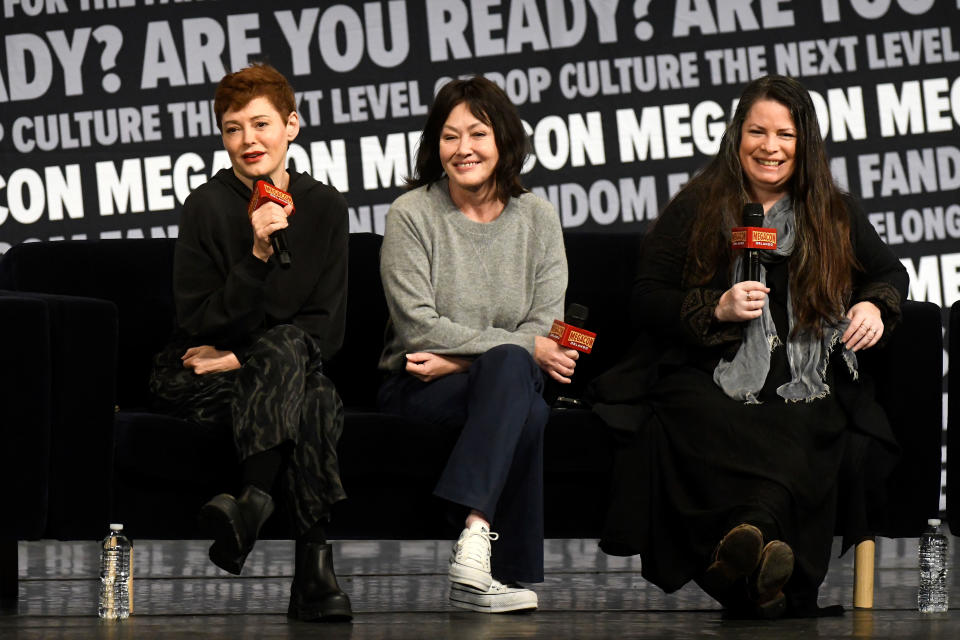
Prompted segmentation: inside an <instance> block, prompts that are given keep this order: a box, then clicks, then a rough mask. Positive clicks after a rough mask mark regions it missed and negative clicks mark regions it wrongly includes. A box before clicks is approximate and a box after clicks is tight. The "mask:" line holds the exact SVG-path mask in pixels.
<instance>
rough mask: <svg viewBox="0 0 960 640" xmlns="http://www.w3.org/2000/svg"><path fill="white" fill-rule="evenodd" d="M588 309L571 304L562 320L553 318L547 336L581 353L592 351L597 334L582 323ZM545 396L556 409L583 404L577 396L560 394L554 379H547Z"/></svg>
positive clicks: (585, 321) (576, 406)
mask: <svg viewBox="0 0 960 640" xmlns="http://www.w3.org/2000/svg"><path fill="white" fill-rule="evenodd" d="M588 315H590V311H589V310H588V309H587V308H586V307H585V306H583V305H582V304H576V303H574V304H571V305H570V306H569V307H567V311H566V313H564V315H563V321H562V322H561V321H560V320H554V321H553V326H552V327H551V328H550V333H549V334H547V337H548V338H550V339H551V340H553V341H554V342H556V343H558V344H559V345H560V346H561V347H564V348H566V349H575V350H577V351H579V352H581V353H590V352H591V351H593V343H594V341H595V340H596V339H597V334H596V333H594V332H592V331H587V330H586V329H584V328H583V325H585V324H586V323H587V316H588ZM547 382H548V384H547V388H546V392H545V394H544V395H545V397H546V400H547V402H548V404H550V405H551V406H553V407H554V408H556V409H574V408H578V407H582V406H583V402H582V401H580V400H578V399H577V398H573V397H570V396H564V395H560V388H561V386H560V385H559V384H558V383H557V382H556V381H555V380H548V381H547Z"/></svg>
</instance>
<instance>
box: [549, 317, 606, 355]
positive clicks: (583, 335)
mask: <svg viewBox="0 0 960 640" xmlns="http://www.w3.org/2000/svg"><path fill="white" fill-rule="evenodd" d="M547 337H548V338H550V339H551V340H553V341H554V342H557V343H559V344H560V346H561V347H566V348H567V349H576V350H577V351H580V352H581V353H590V352H591V351H593V343H594V341H595V340H596V339H597V334H595V333H594V332H592V331H587V330H586V329H581V328H579V327H575V326H573V325H572V324H567V323H566V322H562V321H561V320H554V321H553V326H552V327H550V333H548V334H547Z"/></svg>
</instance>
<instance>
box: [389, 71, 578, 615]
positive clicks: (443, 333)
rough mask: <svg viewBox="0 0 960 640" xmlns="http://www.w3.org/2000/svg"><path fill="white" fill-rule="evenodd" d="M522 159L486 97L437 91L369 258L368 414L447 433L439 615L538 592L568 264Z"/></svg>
mask: <svg viewBox="0 0 960 640" xmlns="http://www.w3.org/2000/svg"><path fill="white" fill-rule="evenodd" d="M527 149H528V142H527V136H526V134H525V132H524V130H523V124H522V123H521V121H520V118H519V116H518V115H517V112H516V109H515V108H514V107H513V105H512V104H511V103H510V101H509V99H508V98H507V96H506V94H504V92H503V91H502V90H501V89H500V88H499V87H497V86H496V85H495V84H493V83H492V82H490V81H489V80H486V79H485V78H482V77H475V78H471V79H468V80H454V81H452V82H449V83H448V84H446V85H444V86H443V88H441V89H440V91H439V93H438V94H437V96H436V99H435V101H434V103H433V106H432V107H431V109H430V113H429V114H428V116H427V123H426V126H425V127H424V130H423V136H422V137H421V140H420V149H419V152H418V154H417V162H416V169H415V172H414V175H413V177H412V179H411V180H410V181H409V187H410V190H409V191H408V192H407V193H405V194H403V195H402V196H400V197H399V198H397V200H396V201H394V203H393V205H392V206H391V208H390V212H389V214H388V215H387V226H386V230H385V232H384V236H383V249H382V253H381V259H380V275H381V278H382V279H383V287H384V291H385V293H386V297H387V305H388V306H389V308H390V318H391V323H390V327H389V331H388V335H387V340H386V346H385V348H384V351H383V356H382V357H381V360H380V367H381V369H383V370H384V371H385V372H387V373H388V377H387V379H386V381H385V382H384V384H383V386H382V387H381V388H380V396H379V403H380V406H381V408H382V409H383V410H384V411H388V412H391V413H396V414H400V415H405V416H409V417H414V418H418V419H421V420H425V421H428V422H432V423H436V424H439V425H442V426H444V427H446V428H449V429H453V430H459V439H458V440H457V443H456V445H455V447H454V449H453V451H452V452H451V454H450V457H449V459H448V460H447V465H446V468H445V469H444V471H443V473H442V475H441V477H440V479H439V481H438V483H437V485H436V488H435V490H434V493H435V495H437V496H438V497H440V498H442V499H443V500H444V501H445V502H446V503H447V505H448V506H449V507H450V510H451V512H452V513H453V514H455V516H456V521H457V522H460V521H462V522H463V523H464V525H463V526H464V528H463V531H462V533H461V534H460V537H459V539H458V540H457V542H456V543H455V544H454V548H453V552H452V554H451V557H450V563H449V569H448V577H449V580H450V582H451V588H450V602H451V603H452V604H453V605H454V606H457V607H461V608H465V609H471V610H474V611H481V612H486V613H496V612H506V611H519V610H525V609H535V608H536V607H537V596H536V594H535V593H534V592H533V591H531V590H530V589H528V588H526V587H523V586H521V585H520V584H519V583H522V582H541V581H542V580H543V430H544V426H545V425H546V422H547V418H548V416H549V408H548V407H547V404H546V402H544V400H543V397H542V395H541V392H542V389H543V373H546V374H547V375H549V376H551V377H552V378H554V379H555V380H557V381H558V382H560V383H568V382H569V381H570V378H569V376H570V375H572V374H573V370H574V366H575V364H576V362H575V361H576V357H577V353H576V351H573V350H569V349H562V348H561V347H559V346H558V345H557V344H556V343H555V342H553V341H551V340H548V339H547V338H546V337H544V336H546V335H547V333H548V331H549V329H550V326H551V323H552V322H553V320H554V318H559V317H562V316H561V314H562V312H563V297H564V292H565V290H566V285H567V263H566V256H565V254H564V248H563V234H562V230H561V227H560V220H559V218H558V216H557V213H556V211H555V210H554V209H553V207H552V206H551V205H550V204H549V203H548V202H546V201H544V200H542V199H541V198H538V197H536V196H534V195H533V194H531V193H530V192H528V191H527V190H526V189H525V188H524V187H523V186H522V184H521V183H520V170H521V168H522V166H523V162H524V159H525V158H526V155H527ZM493 526H495V527H496V528H497V529H498V532H497V533H494V532H492V530H491V527H493ZM492 541H497V542H496V548H495V549H492V547H491V542H492Z"/></svg>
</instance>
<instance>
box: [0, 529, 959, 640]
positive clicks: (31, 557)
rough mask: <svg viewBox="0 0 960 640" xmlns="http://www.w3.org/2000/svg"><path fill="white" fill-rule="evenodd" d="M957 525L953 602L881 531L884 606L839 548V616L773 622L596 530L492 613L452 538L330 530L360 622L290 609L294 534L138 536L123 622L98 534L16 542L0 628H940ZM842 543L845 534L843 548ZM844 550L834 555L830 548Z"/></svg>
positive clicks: (902, 634)
mask: <svg viewBox="0 0 960 640" xmlns="http://www.w3.org/2000/svg"><path fill="white" fill-rule="evenodd" d="M958 542H960V541H958V539H957V538H951V552H952V553H951V573H950V583H951V587H950V588H951V594H950V596H951V602H952V603H953V604H954V606H956V607H958V609H957V611H951V612H950V613H947V614H936V615H923V614H920V613H918V612H917V611H916V591H917V577H918V576H917V573H918V572H917V559H916V540H889V539H880V540H878V542H877V560H878V562H877V566H878V570H877V574H876V591H875V606H874V609H872V610H857V611H854V610H852V609H850V608H849V607H850V604H851V602H852V593H853V554H852V552H851V553H848V554H847V555H846V556H844V557H843V558H835V559H834V560H833V562H832V565H831V569H830V573H829V575H828V576H827V580H826V582H825V583H824V585H823V588H822V589H821V593H820V604H821V605H827V604H837V603H839V604H843V605H844V606H846V607H847V608H848V611H847V612H846V614H845V615H844V616H843V617H839V618H821V619H818V620H781V621H777V622H756V621H730V620H723V619H722V617H721V615H720V610H719V608H718V607H717V605H716V604H715V603H714V601H713V600H711V599H710V598H709V597H707V596H706V595H704V594H703V593H702V592H701V591H700V590H699V589H698V588H697V587H696V586H695V585H692V584H691V585H688V586H687V587H685V588H683V589H681V590H680V591H678V592H677V593H674V594H670V595H667V594H664V593H663V592H661V591H660V590H659V589H658V588H656V587H654V586H653V585H651V584H648V583H647V582H645V581H644V580H643V578H642V577H641V576H640V562H639V559H638V558H614V557H609V556H606V555H604V554H603V553H601V552H600V551H599V550H598V549H597V545H596V541H595V540H548V541H547V547H546V568H547V577H546V582H545V583H544V584H542V585H539V586H537V587H536V590H537V594H538V596H539V598H540V609H539V611H537V612H535V613H530V614H517V615H499V616H497V615H493V616H491V615H484V614H479V613H471V612H467V611H461V610H458V609H454V608H453V607H451V606H450V605H448V604H447V600H446V597H447V591H448V583H447V581H446V571H445V567H446V562H447V557H448V554H449V550H450V542H448V541H432V540H430V541H343V542H337V543H335V549H336V555H335V564H336V567H337V573H338V575H339V576H340V584H341V586H342V587H343V588H344V590H345V591H347V592H348V593H349V594H350V597H351V599H352V600H353V608H354V612H355V614H356V617H355V618H354V622H353V623H352V624H342V623H341V624H328V625H317V624H308V623H301V622H291V621H288V620H287V618H286V616H285V612H286V608H287V599H288V597H289V588H290V579H291V575H292V571H293V566H292V556H293V544H292V543H291V542H285V541H261V542H259V543H258V544H257V547H256V549H255V550H254V552H253V553H252V554H251V556H250V558H249V559H248V561H247V565H246V567H245V568H244V574H243V575H242V576H240V577H234V576H230V575H229V574H226V573H224V572H222V571H220V570H219V569H217V568H216V567H215V566H213V565H212V564H211V563H210V562H209V561H208V559H207V547H208V543H206V542H204V541H149V540H140V541H138V540H135V541H134V545H135V581H134V585H135V586H134V596H135V601H134V609H135V615H134V616H133V617H131V618H130V619H129V620H126V621H124V622H121V623H108V622H104V621H100V620H99V619H97V618H96V616H95V611H96V594H97V579H96V574H97V559H98V549H97V545H96V543H91V542H57V541H40V542H26V543H20V545H19V549H18V551H19V562H20V597H19V600H18V602H17V603H16V605H15V607H14V608H10V607H7V608H6V610H5V611H4V615H3V616H0V638H17V639H18V640H19V639H23V640H26V639H34V638H36V639H40V638H44V639H46V638H62V639H81V638H82V639H86V638H110V639H117V640H119V639H126V638H131V639H132V638H136V639H137V640H151V639H155V638H156V639H159V638H163V639H167V638H231V639H236V638H257V639H260V638H289V639H297V638H312V637H323V638H352V639H356V640H366V639H379V638H411V639H416V640H432V639H434V638H451V639H458V640H460V639H462V640H474V639H477V640H479V639H500V638H542V639H549V640H565V639H574V638H576V639H580V638H583V639H592V638H686V637H704V636H708V637H718V638H755V637H758V636H759V637H770V638H778V639H779V638H848V637H854V638H871V637H873V638H920V637H922V638H934V639H939V638H943V639H948V638H949V639H951V640H952V639H955V638H958V637H960V613H958V612H960V572H958V571H957V570H956V569H957V568H958V563H957V562H956V560H955V558H956V556H957V554H956V551H957V548H958V547H957V544H958ZM835 550H836V551H838V550H839V547H835ZM834 555H836V554H834Z"/></svg>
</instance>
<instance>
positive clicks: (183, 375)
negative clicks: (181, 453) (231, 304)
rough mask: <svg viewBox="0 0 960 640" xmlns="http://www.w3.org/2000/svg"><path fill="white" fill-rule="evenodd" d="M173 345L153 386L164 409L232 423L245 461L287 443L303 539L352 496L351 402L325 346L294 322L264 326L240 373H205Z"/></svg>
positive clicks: (290, 485)
mask: <svg viewBox="0 0 960 640" xmlns="http://www.w3.org/2000/svg"><path fill="white" fill-rule="evenodd" d="M184 351H185V348H184V346H183V345H182V344H180V345H171V346H170V347H168V348H167V349H166V350H164V351H163V352H161V353H160V354H159V355H158V356H157V358H156V361H155V366H154V370H153V373H152V375H151V379H150V390H151V391H152V392H153V394H154V395H155V396H156V397H157V398H158V400H159V401H160V405H161V407H162V408H163V410H164V411H165V412H167V413H170V414H172V415H174V416H176V417H178V418H182V419H184V420H188V421H190V422H196V423H200V424H217V425H230V426H231V427H232V429H233V438H234V443H235V444H236V448H237V454H238V456H239V458H240V459H241V460H244V459H246V458H248V457H250V456H252V455H254V454H257V453H260V452H263V451H268V450H270V449H274V448H276V447H280V446H286V447H289V451H290V454H289V455H288V456H287V457H286V464H285V467H284V470H283V472H282V476H283V483H282V484H283V493H282V497H283V499H284V501H285V503H286V506H287V508H288V510H289V512H290V516H291V519H292V523H291V524H292V526H293V528H294V531H295V533H296V534H297V535H298V536H299V535H300V534H302V533H304V532H306V531H307V530H308V529H310V527H312V526H313V525H314V524H316V523H317V522H320V521H325V520H327V519H329V514H330V507H331V505H333V504H334V503H336V502H338V501H340V500H342V499H344V498H345V497H346V494H345V492H344V490H343V485H342V483H341V482H340V467H339V463H338V461H337V442H338V441H339V440H340V434H341V433H342V432H343V405H342V403H341V401H340V397H339V396H338V395H337V391H336V389H335V388H334V386H333V383H332V382H331V381H330V380H329V379H328V378H327V377H326V376H324V375H323V373H322V370H323V367H322V362H321V359H320V349H319V346H318V345H317V343H316V341H315V340H314V339H313V337H312V336H310V335H309V334H307V333H306V332H304V331H303V330H302V329H300V328H299V327H296V326H294V325H289V324H286V325H277V326H275V327H272V328H270V329H268V330H266V331H264V332H263V333H262V334H261V335H260V336H258V338H257V339H256V341H255V342H254V343H253V345H252V346H251V347H250V348H249V349H248V350H247V351H246V353H245V360H244V362H243V366H241V367H240V368H239V369H235V370H233V371H225V372H219V373H208V374H204V375H197V374H195V373H194V372H193V370H191V369H188V368H185V367H184V366H183V363H182V362H181V361H180V357H181V356H182V355H183V352H184Z"/></svg>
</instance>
